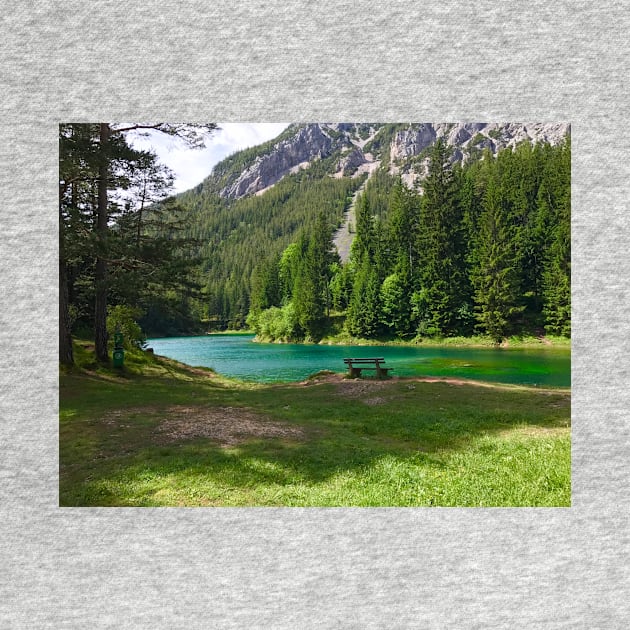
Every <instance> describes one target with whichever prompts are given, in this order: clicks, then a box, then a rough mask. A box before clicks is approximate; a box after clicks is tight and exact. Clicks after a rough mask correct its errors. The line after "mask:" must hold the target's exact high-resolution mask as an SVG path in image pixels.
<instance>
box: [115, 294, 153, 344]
mask: <svg viewBox="0 0 630 630" xmlns="http://www.w3.org/2000/svg"><path fill="white" fill-rule="evenodd" d="M142 315H143V313H142V310H141V309H139V308H134V307H132V306H124V305H122V304H118V305H117V306H114V307H110V308H109V314H108V315H107V333H108V334H109V338H110V339H113V336H114V333H116V332H121V333H122V334H123V336H124V340H123V345H124V347H125V348H126V349H127V350H131V348H144V347H146V345H147V339H146V336H145V334H144V333H143V332H142V328H140V325H139V324H138V322H137V321H136V320H137V319H140V317H142Z"/></svg>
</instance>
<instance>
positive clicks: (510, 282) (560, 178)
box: [248, 137, 571, 342]
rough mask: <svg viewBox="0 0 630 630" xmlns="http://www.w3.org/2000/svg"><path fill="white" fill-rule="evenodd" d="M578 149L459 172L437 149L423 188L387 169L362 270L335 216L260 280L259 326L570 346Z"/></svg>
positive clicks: (507, 154) (369, 197) (373, 194)
mask: <svg viewBox="0 0 630 630" xmlns="http://www.w3.org/2000/svg"><path fill="white" fill-rule="evenodd" d="M570 173H571V148H570V139H569V138H568V137H567V139H566V141H565V142H564V143H563V144H562V145H560V146H555V147H554V146H551V145H549V144H542V143H540V144H536V145H534V146H532V145H531V144H529V143H523V144H521V145H519V146H517V147H516V148H515V149H514V150H512V149H506V150H503V151H500V152H499V153H498V154H497V155H496V156H493V155H492V153H491V152H490V151H487V152H486V153H484V154H483V155H482V156H481V159H477V160H475V161H472V162H470V163H468V164H467V165H466V166H464V167H462V166H460V165H459V164H455V165H452V164H451V162H450V161H449V150H448V148H447V147H446V145H445V144H444V142H443V141H442V140H438V142H437V143H436V144H435V145H434V146H433V148H432V150H431V153H430V159H429V165H428V175H427V177H426V178H425V179H424V180H423V182H422V190H421V191H416V190H410V189H408V188H407V187H406V186H404V185H403V184H402V182H401V181H400V180H398V181H396V180H395V179H394V178H392V177H391V176H389V175H388V174H387V173H386V172H385V171H384V170H383V171H382V172H380V173H377V174H376V175H375V176H374V177H373V178H371V179H370V181H369V182H368V185H367V186H366V188H365V191H364V193H363V194H362V195H361V196H360V198H359V200H358V202H357V207H356V237H355V240H354V242H353V246H352V255H351V260H350V261H349V263H348V264H346V265H341V264H340V262H339V260H338V258H335V256H332V255H331V254H330V252H331V251H332V249H333V248H332V240H331V238H332V233H333V228H334V227H335V226H334V225H333V224H332V223H331V221H330V220H328V221H326V216H325V215H321V214H320V215H319V219H318V223H317V225H314V226H312V227H311V228H310V229H309V230H306V231H305V232H303V233H302V234H301V236H300V238H299V239H298V240H297V241H296V242H294V243H292V244H291V245H289V246H288V247H287V248H286V249H284V251H283V252H282V253H276V252H274V255H273V256H271V257H268V258H267V259H266V260H265V261H264V263H262V264H260V265H259V266H258V268H257V269H256V270H255V272H254V273H253V276H252V296H251V313H250V317H249V320H248V321H249V323H250V325H252V326H253V327H254V328H255V330H256V331H257V332H258V333H259V334H260V335H261V336H263V337H266V338H271V339H284V340H289V339H293V340H299V339H313V340H318V339H320V338H321V337H322V336H324V335H326V334H329V333H331V332H332V333H335V332H339V325H340V322H343V326H344V328H345V330H346V332H347V333H349V334H351V335H353V336H356V337H364V338H382V337H392V338H413V337H436V336H437V337H449V336H460V335H464V336H469V335H472V334H475V333H480V334H485V335H488V336H490V337H492V338H493V339H494V340H495V341H497V342H498V341H500V340H502V339H503V338H505V337H506V336H509V335H521V334H542V333H546V334H551V335H563V336H569V335H570V330H571V319H570V299H571V292H570V286H571V270H570V267H571V263H570V254H571V252H570V204H571V199H570Z"/></svg>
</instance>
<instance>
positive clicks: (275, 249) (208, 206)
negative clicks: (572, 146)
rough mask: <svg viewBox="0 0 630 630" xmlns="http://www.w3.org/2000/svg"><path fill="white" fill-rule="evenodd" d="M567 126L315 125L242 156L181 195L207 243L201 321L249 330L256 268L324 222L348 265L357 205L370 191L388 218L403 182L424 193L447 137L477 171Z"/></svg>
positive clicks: (451, 149)
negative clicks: (433, 158)
mask: <svg viewBox="0 0 630 630" xmlns="http://www.w3.org/2000/svg"><path fill="white" fill-rule="evenodd" d="M567 134H570V126H569V124H567V123H396V124H391V123H387V124H383V123H312V124H293V125H290V126H289V127H287V128H286V129H285V130H284V131H283V132H282V133H281V134H280V135H279V136H278V137H277V138H275V139H273V140H271V141H269V142H266V143H264V144H262V145H259V146H257V147H252V148H249V149H246V150H244V151H239V152H237V153H235V154H233V155H232V156H229V157H228V158H226V159H225V160H223V161H222V162H220V163H219V164H217V165H216V166H215V167H214V169H213V171H212V173H211V174H210V176H209V177H207V178H206V179H205V180H204V181H203V182H202V183H201V184H199V185H198V186H197V187H195V188H194V189H192V190H189V191H187V192H185V193H183V194H181V195H179V196H178V200H179V201H180V202H181V204H182V205H183V206H184V207H185V208H187V209H188V210H189V216H190V219H191V220H190V228H189V236H191V237H193V238H195V239H197V240H199V241H201V242H202V243H203V245H202V246H201V249H200V251H199V253H200V256H201V258H202V260H203V263H202V272H201V273H202V283H203V284H204V286H205V291H206V297H205V299H204V304H203V312H202V313H201V315H202V316H203V317H204V318H207V319H208V320H210V322H211V325H213V326H218V327H225V326H229V327H240V326H243V325H244V322H245V318H246V316H247V313H248V310H249V300H250V292H251V287H252V281H253V277H254V273H255V269H256V268H257V267H260V265H261V264H262V263H264V261H265V260H268V259H271V258H274V257H279V256H280V254H281V253H282V251H283V250H284V249H285V248H286V247H287V246H288V245H289V244H290V243H292V242H295V241H296V239H297V238H298V235H299V234H300V232H301V231H309V230H310V229H312V227H313V225H314V223H315V219H316V218H317V216H318V215H320V214H322V213H323V215H324V216H325V219H326V221H327V222H328V224H329V225H330V226H332V227H333V228H334V229H335V230H336V233H335V239H334V243H335V245H336V247H337V250H338V252H339V254H340V257H341V259H342V261H346V260H348V257H349V253H350V246H351V243H352V241H353V239H354V227H355V216H354V203H355V201H356V200H357V197H358V195H359V193H361V192H363V191H365V193H366V195H367V196H368V197H369V203H370V208H371V210H372V212H373V214H374V215H376V216H379V217H381V218H386V217H387V213H388V212H389V199H390V193H391V191H392V189H393V187H394V185H395V182H396V181H397V179H398V177H400V178H401V179H402V181H403V182H404V183H405V184H406V185H407V186H408V187H409V188H416V189H417V190H419V191H422V181H423V179H424V178H425V177H426V175H427V168H428V163H429V154H430V152H431V149H432V147H433V146H434V145H435V143H436V141H437V140H438V139H440V138H443V139H444V142H445V144H446V145H447V148H448V159H449V160H450V161H451V162H460V163H463V164H466V163H473V162H475V161H476V160H478V159H479V158H480V157H481V156H482V155H483V154H484V152H490V153H491V154H492V155H497V153H498V152H499V151H500V150H501V149H505V148H509V147H510V148H514V147H516V146H517V145H518V144H520V143H524V142H525V143H531V144H543V143H546V144H549V145H558V144H560V143H561V142H562V140H563V139H564V138H565V137H566V136H567Z"/></svg>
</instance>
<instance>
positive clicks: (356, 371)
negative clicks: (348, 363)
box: [350, 367, 361, 378]
mask: <svg viewBox="0 0 630 630" xmlns="http://www.w3.org/2000/svg"><path fill="white" fill-rule="evenodd" d="M350 377H351V378H361V368H358V367H351V368H350Z"/></svg>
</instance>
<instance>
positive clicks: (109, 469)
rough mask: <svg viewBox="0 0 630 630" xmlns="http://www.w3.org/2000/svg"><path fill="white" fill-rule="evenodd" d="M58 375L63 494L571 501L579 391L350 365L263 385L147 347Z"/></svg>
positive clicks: (349, 502) (203, 500)
mask: <svg viewBox="0 0 630 630" xmlns="http://www.w3.org/2000/svg"><path fill="white" fill-rule="evenodd" d="M78 358H79V362H80V364H81V367H79V368H77V369H74V370H71V371H69V372H65V373H62V374H61V376H60V431H59V442H60V444H59V447H60V504H61V505H65V506H73V505H102V506H108V505H111V506H160V505H176V506H197V505H199V506H254V505H257V506H436V505H437V506H481V505H483V506H526V505H527V506H567V505H570V496H571V492H570V469H571V465H570V451H571V446H570V426H569V425H570V394H569V392H568V391H558V390H553V391H552V390H549V391H545V390H539V389H536V390H535V389H529V388H524V387H516V386H497V385H489V384H461V383H456V382H447V381H438V382H428V381H422V380H418V379H391V380H388V381H374V380H370V379H366V380H357V381H355V380H346V379H344V378H343V377H341V376H340V375H332V374H328V375H321V376H319V377H316V378H313V379H310V380H309V381H307V382H306V383H303V384H283V385H266V386H263V385H252V384H245V383H239V382H236V381H231V380H228V379H224V378H222V377H220V376H218V375H216V374H214V373H212V372H211V371H209V370H205V369H196V368H190V367H187V366H184V365H182V364H178V363H176V362H174V361H170V360H165V359H162V358H159V357H152V356H151V355H148V354H144V353H131V354H128V356H127V361H126V367H125V370H124V371H123V372H116V371H114V370H110V369H104V368H97V367H96V364H95V363H94V362H93V360H92V358H91V354H90V351H89V349H86V348H79V349H78Z"/></svg>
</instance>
